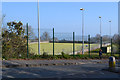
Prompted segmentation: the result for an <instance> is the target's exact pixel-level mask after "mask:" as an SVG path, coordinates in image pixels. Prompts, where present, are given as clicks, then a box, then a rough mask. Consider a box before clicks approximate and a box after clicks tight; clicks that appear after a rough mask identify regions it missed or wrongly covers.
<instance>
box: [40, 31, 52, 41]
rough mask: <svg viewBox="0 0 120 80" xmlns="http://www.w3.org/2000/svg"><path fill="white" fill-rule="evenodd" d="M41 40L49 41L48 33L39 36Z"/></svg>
mask: <svg viewBox="0 0 120 80" xmlns="http://www.w3.org/2000/svg"><path fill="white" fill-rule="evenodd" d="M41 40H42V41H49V40H50V36H49V34H48V32H44V33H43V35H42V36H41Z"/></svg>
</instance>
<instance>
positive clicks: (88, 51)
mask: <svg viewBox="0 0 120 80" xmlns="http://www.w3.org/2000/svg"><path fill="white" fill-rule="evenodd" d="M88 52H89V57H90V35H88Z"/></svg>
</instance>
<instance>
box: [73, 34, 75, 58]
mask: <svg viewBox="0 0 120 80" xmlns="http://www.w3.org/2000/svg"><path fill="white" fill-rule="evenodd" d="M74 55H75V33H74V32H73V56H74Z"/></svg>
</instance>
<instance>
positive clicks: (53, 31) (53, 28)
mask: <svg viewBox="0 0 120 80" xmlns="http://www.w3.org/2000/svg"><path fill="white" fill-rule="evenodd" d="M53 56H54V28H53Z"/></svg>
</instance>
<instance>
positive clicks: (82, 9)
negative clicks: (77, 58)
mask: <svg viewBox="0 0 120 80" xmlns="http://www.w3.org/2000/svg"><path fill="white" fill-rule="evenodd" d="M80 10H81V11H82V54H84V8H80Z"/></svg>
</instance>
